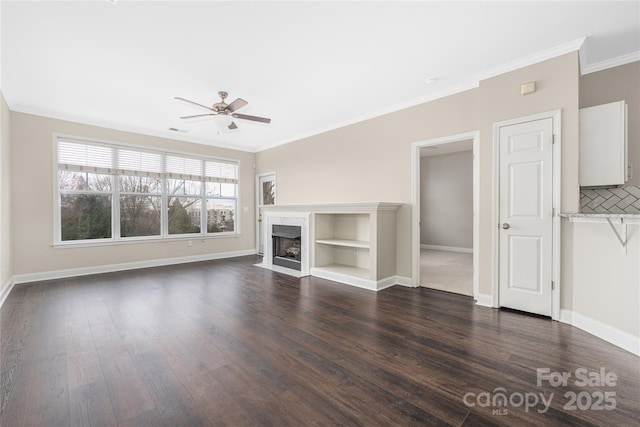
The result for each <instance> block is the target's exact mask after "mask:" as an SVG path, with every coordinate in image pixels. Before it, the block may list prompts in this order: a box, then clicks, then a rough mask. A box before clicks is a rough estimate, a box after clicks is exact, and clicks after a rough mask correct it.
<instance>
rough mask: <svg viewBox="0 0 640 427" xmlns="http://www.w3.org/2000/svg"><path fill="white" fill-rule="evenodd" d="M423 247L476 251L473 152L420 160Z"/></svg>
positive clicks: (421, 235) (421, 239)
mask: <svg viewBox="0 0 640 427" xmlns="http://www.w3.org/2000/svg"><path fill="white" fill-rule="evenodd" d="M420 243H421V244H423V245H435V246H449V247H456V248H467V249H472V248H473V151H461V152H457V153H448V154H441V155H437V156H425V157H422V158H421V159H420Z"/></svg>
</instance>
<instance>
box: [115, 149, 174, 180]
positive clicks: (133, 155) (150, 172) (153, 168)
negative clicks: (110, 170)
mask: <svg viewBox="0 0 640 427" xmlns="http://www.w3.org/2000/svg"><path fill="white" fill-rule="evenodd" d="M118 173H119V174H122V175H138V176H140V175H142V176H149V177H153V178H162V175H163V174H162V154H161V153H153V152H148V151H137V150H128V149H122V148H120V149H118Z"/></svg>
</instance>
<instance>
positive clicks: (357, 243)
mask: <svg viewBox="0 0 640 427" xmlns="http://www.w3.org/2000/svg"><path fill="white" fill-rule="evenodd" d="M316 243H320V244H323V245H331V246H343V247H346V248H361V249H369V248H370V246H371V245H370V243H369V242H367V241H364V240H347V239H317V240H316Z"/></svg>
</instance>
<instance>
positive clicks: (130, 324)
mask: <svg viewBox="0 0 640 427" xmlns="http://www.w3.org/2000/svg"><path fill="white" fill-rule="evenodd" d="M258 261H259V258H257V257H253V256H248V257H239V258H234V259H227V260H217V261H207V262H201V263H193V264H184V265H176V266H164V267H158V268H150V269H141V270H133V271H125V272H117V273H109V274H102V275H94V276H83V277H77V278H69V279H60V280H53V281H48V282H42V283H33V284H28V285H19V286H16V287H15V288H14V290H13V291H12V292H11V294H10V295H9V296H8V298H7V301H6V302H5V304H4V305H3V307H2V309H1V310H0V322H1V323H0V339H1V344H2V348H1V349H0V355H1V356H2V360H0V380H1V387H2V388H1V389H0V390H1V394H0V399H1V400H0V425H2V426H4V425H7V426H11V427H13V426H38V425H47V426H58V425H60V426H63V425H64V426H66V425H70V426H71V425H72V426H76V425H77V426H85V425H86V426H89V425H118V426H120V427H131V426H149V425H154V426H174V425H189V426H198V425H206V426H210V425H214V426H244V425H261V426H301V425H350V426H351V425H362V426H378V425H380V426H382V425H385V426H386V425H402V426H410V425H451V426H476V425H478V426H480V425H482V426H484V425H486V426H494V425H498V426H500V425H505V426H511V425H518V426H548V425H581V426H590V425H594V426H595V425H598V426H599V425H620V426H622V425H624V426H626V425H640V404H639V402H640V363H639V361H640V359H639V358H638V357H637V356H634V355H632V354H630V353H628V352H625V351H623V350H621V349H619V348H617V347H615V346H613V345H611V344H609V343H606V342H604V341H602V340H600V339H598V338H596V337H594V336H592V335H590V334H587V333H586V332H584V331H581V330H579V329H576V328H573V327H571V326H568V325H565V324H561V323H558V322H552V321H550V320H549V319H545V318H540V317H536V316H528V315H525V314H522V313H517V312H513V311H508V310H494V309H489V308H485V307H479V306H476V305H474V303H473V300H472V299H471V298H468V297H462V296H458V295H453V294H447V293H444V292H439V291H433V290H429V289H424V288H419V289H411V288H404V287H399V286H395V287H392V288H389V289H386V290H384V291H381V292H377V293H376V292H371V291H367V290H363V289H358V288H354V287H349V286H345V285H342V284H338V283H334V282H331V281H327V280H323V279H318V278H313V277H306V278H301V279H298V278H295V277H292V276H287V275H282V274H279V273H274V272H272V271H269V270H265V269H261V268H257V267H253V264H255V263H256V262H258ZM537 368H549V369H550V370H551V371H557V372H564V371H569V372H575V370H576V369H578V368H584V369H587V370H589V371H593V372H596V371H598V370H600V369H601V368H605V369H606V370H607V371H612V372H615V373H616V374H617V375H618V382H617V384H616V385H615V386H612V387H608V386H606V387H605V386H588V387H581V386H578V385H576V384H575V383H574V382H570V383H569V384H567V385H566V386H562V387H554V386H551V385H549V384H548V383H545V384H542V385H540V386H538V385H537V384H536V369H537ZM502 389H504V392H505V393H506V394H508V395H512V394H518V393H521V394H524V393H542V394H544V395H545V396H547V397H548V396H550V395H551V393H553V394H554V397H553V399H552V401H551V404H550V406H549V407H548V408H545V407H544V406H543V405H542V403H538V404H537V405H535V406H533V407H531V408H525V407H524V406H522V405H521V406H518V405H509V406H508V407H494V406H490V405H489V406H487V405H484V406H483V405H481V404H479V402H478V401H477V400H475V401H474V400H473V399H474V398H476V399H477V397H478V396H479V395H481V394H483V393H484V395H486V396H491V395H492V393H494V391H495V390H502ZM604 391H609V392H615V403H616V408H615V410H612V411H606V410H599V411H598V410H586V409H583V410H567V408H565V404H566V402H567V399H566V397H565V396H564V393H566V392H574V393H580V392H586V393H589V395H590V396H596V395H597V393H599V392H604ZM469 393H470V394H471V396H473V397H472V398H471V401H470V400H469ZM465 396H467V398H466V399H467V400H465ZM469 402H471V403H472V405H470V404H469ZM500 409H503V411H501V410H500ZM543 409H544V411H542V410H543Z"/></svg>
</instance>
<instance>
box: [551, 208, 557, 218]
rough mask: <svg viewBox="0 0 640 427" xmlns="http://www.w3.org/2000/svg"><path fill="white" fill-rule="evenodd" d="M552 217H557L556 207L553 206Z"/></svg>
mask: <svg viewBox="0 0 640 427" xmlns="http://www.w3.org/2000/svg"><path fill="white" fill-rule="evenodd" d="M551 217H552V218H555V217H556V208H551Z"/></svg>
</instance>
